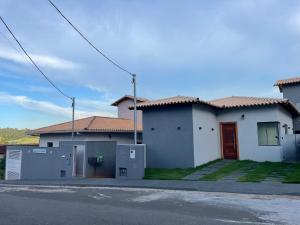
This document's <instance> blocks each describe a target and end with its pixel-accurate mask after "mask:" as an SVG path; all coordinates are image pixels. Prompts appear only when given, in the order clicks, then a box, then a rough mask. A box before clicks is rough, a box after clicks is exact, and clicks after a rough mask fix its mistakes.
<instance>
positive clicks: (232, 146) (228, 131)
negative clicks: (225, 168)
mask: <svg viewBox="0 0 300 225" xmlns="http://www.w3.org/2000/svg"><path fill="white" fill-rule="evenodd" d="M236 130H237V129H236V124H235V123H223V124H221V132H222V133H221V137H222V140H221V141H222V150H223V158H224V159H238V150H237V148H238V143H237V133H236Z"/></svg>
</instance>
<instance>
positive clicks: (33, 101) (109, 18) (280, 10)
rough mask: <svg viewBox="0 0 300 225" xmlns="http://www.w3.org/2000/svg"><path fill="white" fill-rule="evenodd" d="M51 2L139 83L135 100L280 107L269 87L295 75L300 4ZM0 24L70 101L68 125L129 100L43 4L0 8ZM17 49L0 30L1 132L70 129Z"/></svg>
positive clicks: (65, 108)
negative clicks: (235, 98)
mask: <svg viewBox="0 0 300 225" xmlns="http://www.w3.org/2000/svg"><path fill="white" fill-rule="evenodd" d="M53 1H54V3H55V4H56V5H57V6H58V7H59V8H60V9H61V10H62V11H63V12H64V13H65V15H66V16H67V17H69V18H70V19H71V21H73V23H74V24H76V25H77V26H78V27H79V28H80V30H81V31H82V32H83V33H85V34H86V35H87V36H88V37H89V39H90V40H92V41H93V42H94V43H95V44H96V45H97V46H98V47H99V48H100V49H102V50H103V51H104V52H105V53H106V54H107V55H109V56H111V57H112V58H113V59H115V60H116V61H118V62H119V63H120V64H121V65H123V66H125V67H126V68H128V69H129V70H130V71H132V72H134V73H136V74H137V75H138V95H139V96H141V97H146V98H149V99H156V98H162V97H170V96H174V95H188V96H197V97H199V98H202V99H214V98H219V97H224V96H231V95H242V96H267V97H281V95H280V93H279V91H278V90H277V89H276V88H274V87H273V84H274V82H275V81H276V80H277V79H280V78H286V77H293V76H297V75H299V71H300V63H299V59H300V2H299V1H276V0H273V1H272V0H257V1H251V0H248V1H247V0H246V1H240V0H233V1H231V0H224V1H221V0H219V1H196V0H195V1H174V0H169V1H168V0H166V1H158V0H157V1H155V0H153V1H140V0H139V1H138V0H137V1H134V0H122V1H118V0H114V1H111V0H101V1H96V0H87V1H80V0H53ZM0 15H1V16H3V18H4V19H5V20H6V22H7V23H8V24H9V25H10V27H11V28H12V30H13V31H14V33H15V34H16V36H17V37H18V38H19V39H20V41H21V42H22V43H23V45H24V47H25V48H26V49H27V51H28V52H29V53H30V54H31V55H32V56H33V58H34V59H35V61H36V62H37V64H38V65H40V67H41V68H42V69H43V71H44V72H45V73H46V74H47V75H48V76H49V77H50V78H51V79H52V80H53V81H54V82H55V83H56V84H57V85H58V86H59V87H60V88H61V89H63V90H64V91H65V92H66V93H68V95H71V96H75V97H76V98H77V114H76V117H77V118H79V117H84V116H89V115H103V116H115V115H116V109H115V108H114V107H111V106H110V103H111V102H113V101H114V100H115V99H117V98H119V97H120V96H122V95H124V94H130V93H131V91H132V89H131V83H130V82H131V80H130V77H129V76H128V75H127V74H126V73H123V72H122V71H119V70H117V69H116V68H115V67H113V66H112V65H111V64H109V63H107V61H105V59H103V58H102V57H101V56H100V55H98V54H97V53H96V52H94V50H93V49H91V48H90V47H89V46H88V45H87V44H86V43H85V42H84V41H83V40H82V39H81V37H80V36H79V35H78V34H77V33H75V32H74V31H73V30H72V28H71V27H70V26H69V25H68V24H67V23H66V22H65V21H64V20H63V19H62V18H61V17H60V16H59V15H58V14H57V12H56V11H55V10H54V9H53V8H52V7H51V5H50V4H49V3H48V1H46V0H43V1H41V0H27V1H23V0H14V1H11V0H1V1H0ZM7 39H9V40H7ZM16 48H17V45H16V44H15V43H14V42H13V40H12V38H11V37H10V36H9V34H8V33H7V31H6V30H5V28H4V26H3V25H1V24H0V87H1V88H0V107H1V110H0V127H18V128H24V127H27V128H36V127H40V126H45V125H49V124H53V123H57V122H63V121H66V120H69V119H70V118H71V108H70V102H69V101H68V100H67V99H65V98H63V97H62V96H61V95H60V94H59V93H57V92H56V91H55V89H53V88H52V87H51V86H49V84H48V83H47V82H46V81H45V79H44V78H43V77H42V76H41V75H40V74H39V73H37V72H36V70H35V69H34V68H33V67H32V65H30V64H29V63H28V62H27V61H26V59H25V58H24V56H22V55H20V53H18V51H16Z"/></svg>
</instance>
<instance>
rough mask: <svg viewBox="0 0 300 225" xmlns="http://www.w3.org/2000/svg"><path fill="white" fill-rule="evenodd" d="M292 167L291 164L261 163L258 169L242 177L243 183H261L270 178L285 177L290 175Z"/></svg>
mask: <svg viewBox="0 0 300 225" xmlns="http://www.w3.org/2000/svg"><path fill="white" fill-rule="evenodd" d="M291 166H292V164H290V163H281V162H261V163H258V165H257V167H256V168H255V169H253V170H251V171H249V172H248V173H247V174H246V175H244V176H242V177H240V178H239V179H238V181H241V182H261V181H263V180H265V179H266V178H267V177H269V176H271V175H272V176H278V177H285V176H287V175H288V169H289V168H290V167H291Z"/></svg>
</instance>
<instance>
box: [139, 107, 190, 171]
mask: <svg viewBox="0 0 300 225" xmlns="http://www.w3.org/2000/svg"><path fill="white" fill-rule="evenodd" d="M143 115H144V118H143V143H144V144H146V146H147V168H177V167H178V168H188V167H194V165H195V163H194V144H193V110H192V105H180V106H166V107H157V108H152V109H147V110H144V112H143ZM178 127H180V129H179V130H178V129H177V128H178ZM152 128H153V129H154V130H152Z"/></svg>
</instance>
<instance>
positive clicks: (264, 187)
mask: <svg viewBox="0 0 300 225" xmlns="http://www.w3.org/2000/svg"><path fill="white" fill-rule="evenodd" d="M9 185H20V186H22V185H23V186H26V185H27V186H30V185H37V186H70V187H116V188H118V187H119V188H147V189H166V190H185V191H204V192H225V193H240V194H261V195H291V196H300V184H282V183H271V182H270V183H266V182H265V183H244V182H221V181H216V182H214V181H185V180H117V179H70V180H22V181H0V186H9Z"/></svg>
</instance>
